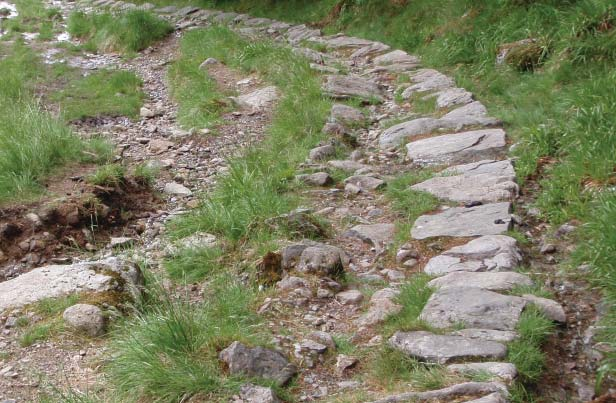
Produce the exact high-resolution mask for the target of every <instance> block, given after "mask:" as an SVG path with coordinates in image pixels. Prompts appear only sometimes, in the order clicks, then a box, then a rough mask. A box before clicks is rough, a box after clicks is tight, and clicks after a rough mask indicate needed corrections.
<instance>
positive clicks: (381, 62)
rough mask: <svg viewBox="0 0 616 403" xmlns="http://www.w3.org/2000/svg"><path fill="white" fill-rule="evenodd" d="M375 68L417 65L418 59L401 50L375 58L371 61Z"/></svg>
mask: <svg viewBox="0 0 616 403" xmlns="http://www.w3.org/2000/svg"><path fill="white" fill-rule="evenodd" d="M372 61H373V62H374V64H375V65H377V66H387V65H391V64H412V65H417V64H419V58H417V57H415V56H411V55H409V54H408V53H406V52H405V51H403V50H394V51H391V52H389V53H386V54H384V55H381V56H377V57H375V58H374V59H373V60H372Z"/></svg>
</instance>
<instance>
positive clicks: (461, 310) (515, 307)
mask: <svg viewBox="0 0 616 403" xmlns="http://www.w3.org/2000/svg"><path fill="white" fill-rule="evenodd" d="M525 306H526V300H525V299H523V298H520V297H514V296H510V295H502V294H498V293H495V292H492V291H487V290H482V289H479V288H470V287H460V288H445V289H440V290H437V291H435V292H434V294H432V296H431V297H430V299H429V300H428V302H427V303H426V306H425V307H424V309H423V311H422V312H421V315H420V318H421V319H422V320H425V321H426V322H427V323H428V324H429V325H430V326H434V327H435V328H439V329H442V328H448V327H451V326H454V325H459V324H462V325H464V326H465V327H469V328H479V329H494V330H513V329H515V326H516V324H517V323H518V321H519V319H520V314H521V313H522V310H523V309H524V307H525Z"/></svg>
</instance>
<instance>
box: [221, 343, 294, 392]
mask: <svg viewBox="0 0 616 403" xmlns="http://www.w3.org/2000/svg"><path fill="white" fill-rule="evenodd" d="M219 358H220V360H222V361H223V362H225V364H226V365H227V366H228V368H229V372H230V373H231V374H233V375H236V374H243V375H247V376H250V377H259V378H265V379H268V380H272V381H275V382H276V383H277V384H278V385H280V386H282V385H284V384H286V383H287V382H288V381H289V380H290V379H291V378H292V377H293V376H294V375H295V374H296V373H297V368H296V367H295V365H293V364H291V363H290V362H289V361H288V360H287V359H286V358H285V356H284V355H282V353H280V352H278V351H273V350H269V349H266V348H263V347H253V348H251V347H247V346H245V345H244V344H242V343H240V342H239V341H234V342H233V343H232V344H231V345H230V346H229V347H227V348H226V349H224V350H222V351H221V352H220V354H219Z"/></svg>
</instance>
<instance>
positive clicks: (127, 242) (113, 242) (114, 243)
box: [109, 237, 135, 249]
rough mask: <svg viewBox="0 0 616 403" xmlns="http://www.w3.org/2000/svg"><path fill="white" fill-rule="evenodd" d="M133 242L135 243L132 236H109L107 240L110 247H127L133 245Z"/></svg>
mask: <svg viewBox="0 0 616 403" xmlns="http://www.w3.org/2000/svg"><path fill="white" fill-rule="evenodd" d="M134 243H135V239H134V238H129V237H117V238H111V239H110V240H109V247H110V248H111V249H115V248H129V247H131V246H133V244H134Z"/></svg>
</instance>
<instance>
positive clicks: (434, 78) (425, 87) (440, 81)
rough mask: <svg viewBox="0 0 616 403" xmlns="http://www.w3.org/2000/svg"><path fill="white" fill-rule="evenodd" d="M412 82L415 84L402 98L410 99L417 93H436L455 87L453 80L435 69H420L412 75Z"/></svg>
mask: <svg viewBox="0 0 616 403" xmlns="http://www.w3.org/2000/svg"><path fill="white" fill-rule="evenodd" d="M410 77H411V81H412V82H413V83H414V84H412V85H410V86H408V87H407V88H406V89H405V90H404V91H403V92H402V98H404V99H409V98H410V97H411V96H412V95H413V94H415V93H417V92H426V91H436V90H443V89H445V88H450V87H453V86H454V85H455V83H454V81H453V79H452V78H450V77H447V76H446V75H444V74H443V73H441V72H439V71H436V70H433V69H420V70H417V72H416V73H415V74H412V75H411V76H410Z"/></svg>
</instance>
